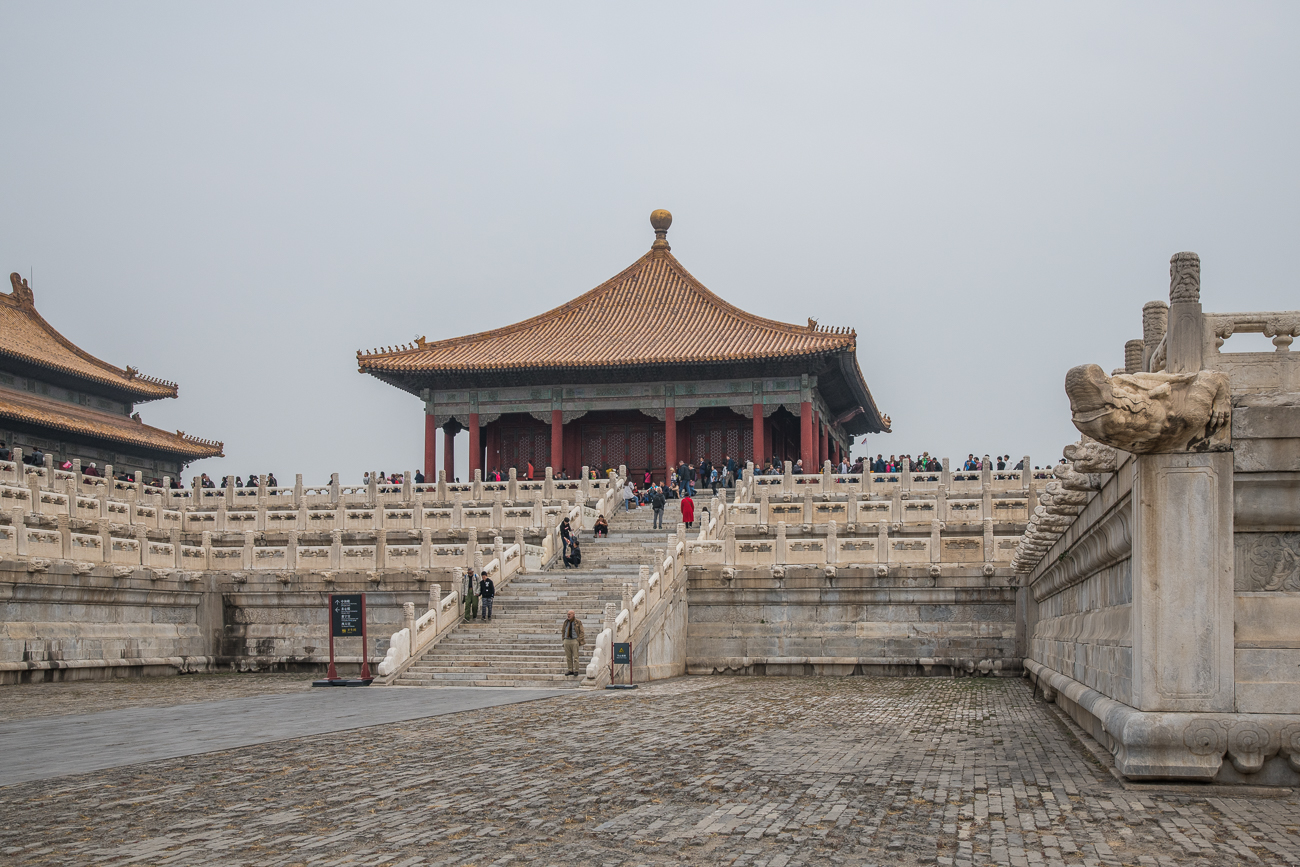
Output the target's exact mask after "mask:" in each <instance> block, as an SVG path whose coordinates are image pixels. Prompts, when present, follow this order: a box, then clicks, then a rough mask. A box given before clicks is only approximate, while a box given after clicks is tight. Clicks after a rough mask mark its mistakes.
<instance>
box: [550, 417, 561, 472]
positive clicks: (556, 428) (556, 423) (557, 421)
mask: <svg viewBox="0 0 1300 867" xmlns="http://www.w3.org/2000/svg"><path fill="white" fill-rule="evenodd" d="M563 466H564V413H562V412H561V411H560V410H558V409H553V410H551V472H552V473H553V474H555V475H557V476H558V475H559V474H560V468H561V467H563Z"/></svg>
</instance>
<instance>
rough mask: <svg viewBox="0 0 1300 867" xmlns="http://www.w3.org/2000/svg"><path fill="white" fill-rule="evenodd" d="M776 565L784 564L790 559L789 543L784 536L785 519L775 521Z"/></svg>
mask: <svg viewBox="0 0 1300 867" xmlns="http://www.w3.org/2000/svg"><path fill="white" fill-rule="evenodd" d="M775 548H776V551H775V553H776V565H778V566H784V565H785V561H786V560H788V559H790V545H789V542H788V541H787V540H786V537H785V521H777V522H776V546H775Z"/></svg>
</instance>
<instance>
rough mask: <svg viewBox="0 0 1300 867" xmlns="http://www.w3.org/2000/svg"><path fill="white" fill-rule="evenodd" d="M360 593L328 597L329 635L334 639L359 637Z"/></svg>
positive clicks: (360, 628)
mask: <svg viewBox="0 0 1300 867" xmlns="http://www.w3.org/2000/svg"><path fill="white" fill-rule="evenodd" d="M361 606H362V602H361V594H360V593H344V594H335V595H333V596H331V597H330V634H331V636H332V637H334V638H351V637H352V636H354V635H360V634H361V630H362V626H361V618H362V607H361Z"/></svg>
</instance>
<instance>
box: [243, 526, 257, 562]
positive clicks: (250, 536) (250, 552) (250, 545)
mask: <svg viewBox="0 0 1300 867" xmlns="http://www.w3.org/2000/svg"><path fill="white" fill-rule="evenodd" d="M256 538H257V534H256V533H254V532H253V531H252V530H245V531H244V568H245V569H252V568H253V564H254V563H255V562H256V560H257V551H256V549H255V545H254V543H255V542H256Z"/></svg>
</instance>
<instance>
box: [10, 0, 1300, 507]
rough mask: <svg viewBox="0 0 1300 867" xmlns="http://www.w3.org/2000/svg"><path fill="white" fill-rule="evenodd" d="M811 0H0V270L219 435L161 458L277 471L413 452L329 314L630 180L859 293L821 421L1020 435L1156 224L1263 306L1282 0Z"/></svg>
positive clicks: (805, 281) (408, 426) (722, 230)
mask: <svg viewBox="0 0 1300 867" xmlns="http://www.w3.org/2000/svg"><path fill="white" fill-rule="evenodd" d="M810 5H811V4H793V3H792V4H786V5H776V6H773V5H765V4H758V3H752V2H747V3H743V4H742V3H737V4H729V5H728V4H700V3H688V4H673V3H655V4H643V5H632V4H619V5H615V4H605V3H602V4H589V5H583V4H577V3H562V4H545V5H539V4H514V5H511V4H494V5H492V6H491V7H490V8H488V7H487V6H486V5H485V4H467V3H460V4H442V5H434V4H429V3H420V4H396V3H388V4H382V5H380V4H346V5H344V4H331V3H317V2H313V3H301V4H290V3H255V4H235V3H221V4H215V3H209V4H195V3H183V4H178V3H159V4H126V3H112V4H90V3H85V4H80V5H67V4H54V3H44V2H42V3H17V2H6V3H4V4H3V5H0V36H3V44H4V49H3V51H0V118H3V120H4V123H5V132H4V135H3V136H0V200H2V207H0V268H3V271H4V273H8V272H9V271H19V272H21V273H22V274H23V275H24V276H28V275H31V277H32V286H33V289H34V290H35V293H36V304H37V308H38V309H39V310H40V311H41V312H42V314H43V315H44V316H45V317H46V318H47V319H49V320H50V321H51V322H52V323H53V324H54V325H55V327H57V328H59V329H60V330H61V331H62V332H63V333H64V334H65V335H67V336H68V337H69V338H70V339H71V340H73V341H74V342H76V343H77V344H78V345H80V346H82V347H83V348H85V349H86V350H88V351H90V352H92V353H94V354H96V355H98V356H100V357H102V358H104V359H106V360H108V361H111V362H113V363H114V364H118V365H121V366H124V365H127V364H131V365H135V366H136V367H138V368H139V369H140V370H141V371H142V372H144V373H148V374H150V375H152V376H158V377H163V378H167V379H172V380H175V381H177V382H179V383H180V395H181V396H180V399H179V400H168V401H159V402H157V403H152V404H146V405H144V406H143V407H142V413H143V415H144V419H145V421H146V422H149V423H150V424H154V425H157V426H159V427H162V428H165V429H177V428H179V429H183V430H186V431H188V432H190V433H193V434H197V435H199V436H203V437H209V438H213V439H220V440H223V441H224V442H225V451H226V454H227V456H228V457H227V458H225V459H224V460H209V461H204V462H201V463H199V464H196V465H194V466H193V468H192V470H193V471H195V472H197V471H207V472H209V473H211V474H213V475H220V474H223V473H227V472H229V473H236V474H240V475H243V474H246V473H248V472H265V471H267V470H272V471H274V472H275V473H276V474H277V475H278V476H279V478H280V480H281V482H282V483H283V482H286V481H291V480H292V477H293V474H294V473H295V472H302V473H303V474H304V475H305V477H306V479H307V481H308V483H309V484H310V483H319V482H320V481H322V480H323V479H324V478H325V477H327V476H328V474H329V473H330V472H332V471H334V472H340V473H342V474H343V478H344V480H345V481H347V480H357V479H359V477H360V475H361V473H362V472H363V471H364V470H367V469H380V470H385V471H387V472H394V471H397V470H399V469H414V468H415V467H417V466H418V465H419V464H420V463H421V461H422V441H423V418H422V406H421V403H420V401H419V400H418V399H417V398H416V397H413V396H411V395H408V394H406V393H404V392H401V391H398V390H396V389H394V388H392V387H390V386H388V385H385V384H383V383H381V382H379V381H378V380H375V379H373V378H371V377H368V376H361V375H359V374H358V373H357V368H356V359H355V352H356V350H357V349H359V348H370V347H376V346H381V345H392V344H397V343H399V342H406V341H409V340H411V339H412V338H413V337H414V336H416V335H420V334H423V335H427V336H428V338H429V339H430V340H435V339H439V338H445V337H453V336H456V335H460V334H466V333H470V332H473V331H478V330H482V329H486V328H491V327H495V326H500V325H506V324H509V323H511V322H515V321H517V320H519V319H522V318H525V317H528V316H532V315H534V314H537V313H540V312H542V311H544V310H547V309H549V308H551V307H554V306H556V305H558V304H561V303H563V302H565V301H567V300H569V299H571V298H573V297H575V296H577V295H579V294H580V293H582V292H585V291H587V290H588V289H590V288H592V287H593V286H595V285H597V284H598V283H600V282H602V281H604V280H605V279H606V278H608V277H610V276H612V275H614V274H615V273H617V272H618V271H619V270H621V269H622V268H624V267H625V266H627V265H628V264H629V263H631V262H632V261H633V260H634V259H636V258H637V257H638V256H640V255H641V254H642V253H644V252H645V251H646V250H647V249H648V248H649V245H650V243H651V241H652V240H653V232H652V230H651V228H650V225H649V222H648V217H649V214H650V211H651V210H653V209H654V208H667V209H669V210H671V211H672V213H673V226H672V229H671V231H670V232H669V235H668V238H669V241H670V243H671V244H672V247H673V253H674V254H675V255H676V256H677V257H678V258H679V259H680V260H681V261H682V263H683V264H684V265H685V266H686V267H687V268H688V269H689V270H690V271H691V272H692V273H694V274H695V276H696V277H698V278H699V279H700V280H702V281H703V282H704V284H705V285H706V286H708V287H709V288H710V289H712V290H713V291H715V292H717V293H718V294H719V295H721V296H722V297H723V298H725V299H727V300H728V301H730V302H732V303H734V304H737V305H739V306H741V307H743V308H745V309H747V310H749V311H752V312H753V313H756V314H758V315H761V316H767V317H771V318H775V319H781V320H785V321H788V322H800V323H801V322H804V321H805V320H806V319H807V318H808V317H809V316H813V317H816V318H818V319H820V321H821V322H822V323H823V324H826V325H848V326H853V327H854V328H856V329H857V333H858V358H859V362H860V364H861V366H862V370H863V373H864V374H865V376H866V379H867V382H868V384H869V385H870V387H871V390H872V393H873V395H874V396H875V398H876V402H877V403H878V404H879V406H880V408H881V409H882V410H883V411H884V412H886V413H888V414H889V415H891V416H892V417H893V423H894V432H893V433H892V434H889V435H877V436H872V437H870V439H869V442H868V443H867V445H866V446H865V447H863V446H858V447H857V450H858V451H859V452H861V451H863V450H864V449H869V450H870V451H871V452H872V453H875V452H884V453H886V454H888V453H902V452H911V453H920V452H921V451H923V450H928V451H930V452H931V453H938V454H941V455H950V456H952V457H953V458H958V457H964V456H965V455H966V454H967V453H968V452H972V451H974V452H977V453H984V452H988V453H998V452H1010V453H1011V454H1012V455H1017V456H1018V455H1021V454H1025V453H1029V454H1031V455H1032V456H1033V459H1034V462H1035V463H1039V462H1046V461H1053V460H1055V459H1056V458H1057V457H1059V456H1060V449H1061V446H1062V445H1063V444H1064V443H1066V442H1069V441H1071V440H1073V439H1075V438H1076V436H1077V434H1076V433H1075V432H1074V429H1073V427H1072V426H1071V424H1070V421H1069V412H1068V403H1067V401H1066V399H1065V395H1064V392H1063V389H1062V382H1063V379H1064V375H1065V371H1066V370H1067V369H1068V368H1069V367H1071V366H1072V365H1075V364H1080V363H1084V362H1097V363H1100V364H1101V365H1102V366H1103V367H1104V368H1106V369H1107V370H1110V369H1111V368H1113V367H1117V366H1120V365H1122V363H1123V343H1124V341H1125V340H1127V339H1130V338H1133V337H1139V336H1141V315H1140V310H1141V306H1142V303H1143V302H1145V301H1148V300H1151V299H1156V298H1167V297H1168V296H1167V293H1168V262H1169V257H1170V255H1171V254H1173V253H1175V252H1178V251H1180V250H1193V251H1196V252H1198V253H1200V255H1201V259H1202V263H1203V264H1202V274H1203V289H1202V299H1203V301H1204V303H1205V306H1206V309H1207V310H1214V311H1233V310H1259V309H1267V310H1278V309H1297V308H1300V291H1297V278H1296V274H1295V271H1294V268H1293V267H1292V266H1293V265H1294V263H1293V261H1292V258H1293V257H1294V256H1295V247H1296V239H1297V235H1298V230H1300V188H1298V186H1300V185H1298V184H1297V179H1298V177H1300V168H1298V166H1300V161H1298V160H1297V156H1296V154H1297V141H1300V129H1298V127H1300V104H1298V102H1300V100H1298V98H1297V97H1298V94H1300V51H1297V49H1296V45H1297V41H1298V39H1297V37H1298V36H1300V27H1298V26H1297V25H1298V24H1300V21H1298V20H1297V19H1298V18H1300V4H1296V3H1294V2H1291V3H1278V4H1251V3H1231V4H1228V3H1223V4H1217V5H1200V4H1191V3H1186V2H1179V3H1171V4H1157V3H1144V4H1141V5H1137V4H1129V3H1122V4H1114V5H1105V4H1101V3H1088V4H1043V3H1026V4H999V5H994V4H987V3H980V4H975V3H969V4H955V3H954V4H931V5H926V4H921V3H906V4H902V3H899V4H890V5H868V4H861V3H855V4H851V5H846V6H835V5H832V4H817V5H816V6H813V7H812V8H809V7H810ZM635 337H636V336H635V335H632V334H629V335H628V339H629V340H635ZM1247 342H1248V338H1243V337H1235V338H1233V340H1232V341H1231V342H1230V343H1229V344H1228V345H1226V346H1225V350H1226V349H1232V348H1234V347H1235V346H1242V347H1244V346H1245V345H1246V344H1247ZM1251 345H1252V346H1253V345H1254V344H1251ZM1267 348H1269V349H1271V346H1269V347H1267ZM464 442H465V435H464V434H462V436H461V447H460V449H459V452H460V453H459V457H460V463H461V465H462V467H463V466H464V454H465V449H464ZM461 472H462V474H463V472H464V471H463V469H462V471H461ZM191 474H192V473H190V472H187V474H186V475H187V477H188V476H189V475H191Z"/></svg>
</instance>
